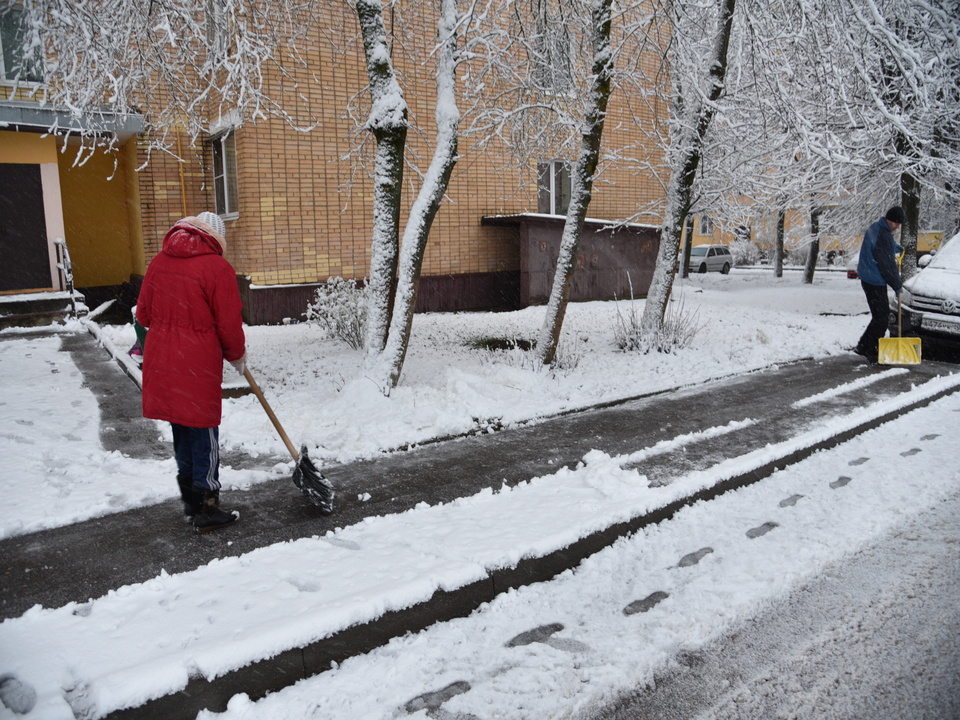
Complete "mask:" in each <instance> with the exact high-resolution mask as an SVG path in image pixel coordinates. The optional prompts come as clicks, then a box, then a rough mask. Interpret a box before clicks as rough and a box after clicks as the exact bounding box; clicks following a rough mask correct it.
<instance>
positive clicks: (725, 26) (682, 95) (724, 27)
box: [640, 0, 736, 351]
mask: <svg viewBox="0 0 960 720" xmlns="http://www.w3.org/2000/svg"><path fill="white" fill-rule="evenodd" d="M716 1H717V3H718V11H719V22H718V24H717V28H718V29H717V36H716V38H715V42H714V45H713V53H712V57H710V58H709V59H708V63H707V66H708V67H709V75H708V78H709V80H708V82H709V87H708V88H707V93H705V94H706V98H703V99H701V100H700V101H699V103H697V98H698V93H697V91H696V90H690V91H689V97H688V96H687V94H688V93H687V91H686V89H683V88H681V89H680V90H678V92H677V96H676V97H675V98H674V104H673V113H674V114H675V116H678V117H681V119H686V118H682V115H684V112H683V109H682V108H683V107H684V106H685V105H686V104H695V106H696V107H697V109H696V112H695V114H694V115H693V116H692V120H693V122H692V125H691V130H690V131H689V132H688V131H685V130H681V131H680V137H679V138H677V139H676V140H673V141H672V142H675V143H680V147H679V148H678V150H677V152H676V161H675V162H674V163H672V168H673V169H672V171H671V177H670V184H669V187H668V190H667V212H666V217H665V218H664V223H663V227H662V228H661V231H660V249H659V251H658V252H657V265H656V267H655V268H654V271H653V280H652V282H651V283H650V290H649V292H648V294H647V302H646V303H645V304H644V306H643V316H642V317H641V319H640V335H641V341H642V342H643V344H644V349H645V350H647V351H649V350H650V349H652V348H653V343H654V342H655V339H656V337H657V335H658V333H659V331H660V329H661V327H662V326H663V319H664V316H665V314H666V311H667V299H668V298H669V296H670V287H671V286H672V285H673V275H674V268H675V267H676V264H677V253H678V251H679V249H680V237H681V232H682V229H683V222H684V220H686V218H687V215H689V214H690V207H691V205H692V198H693V188H694V183H695V181H696V176H697V168H698V167H699V165H700V157H701V153H702V150H703V140H704V138H705V137H706V134H707V129H708V128H709V127H710V123H711V122H712V121H713V116H714V113H715V112H716V102H717V100H718V99H719V98H720V93H721V92H723V85H724V79H725V77H726V73H727V51H728V50H729V47H730V34H731V31H732V27H733V12H734V9H735V7H736V0H716Z"/></svg>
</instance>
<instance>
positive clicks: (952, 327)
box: [920, 315, 960, 335]
mask: <svg viewBox="0 0 960 720" xmlns="http://www.w3.org/2000/svg"><path fill="white" fill-rule="evenodd" d="M920 327H922V328H923V329H924V330H933V331H934V332H942V333H949V334H950V335H960V323H956V322H950V321H948V320H940V319H938V318H932V317H930V316H929V315H924V316H923V319H922V320H921V321H920Z"/></svg>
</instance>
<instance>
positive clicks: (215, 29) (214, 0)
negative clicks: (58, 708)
mask: <svg viewBox="0 0 960 720" xmlns="http://www.w3.org/2000/svg"><path fill="white" fill-rule="evenodd" d="M207 44H208V47H209V49H210V53H211V54H212V55H213V57H214V58H215V59H217V60H223V59H224V58H225V57H226V56H227V51H228V50H229V49H230V22H229V18H228V17H227V9H226V7H225V6H224V3H223V0H207Z"/></svg>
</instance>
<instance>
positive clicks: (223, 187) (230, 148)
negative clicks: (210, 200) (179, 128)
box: [210, 128, 240, 217]
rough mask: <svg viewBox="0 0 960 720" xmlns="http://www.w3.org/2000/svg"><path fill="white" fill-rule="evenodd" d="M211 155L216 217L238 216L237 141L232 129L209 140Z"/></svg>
mask: <svg viewBox="0 0 960 720" xmlns="http://www.w3.org/2000/svg"><path fill="white" fill-rule="evenodd" d="M210 148H211V151H212V154H213V190H214V196H215V199H216V209H217V215H221V216H225V217H227V216H233V217H236V216H237V215H238V214H239V210H240V209H239V206H238V204H237V200H238V195H237V140H236V132H235V130H234V129H233V128H231V129H230V130H227V131H226V132H223V133H221V134H219V135H215V136H214V137H213V138H211V139H210Z"/></svg>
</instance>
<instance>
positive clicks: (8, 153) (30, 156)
mask: <svg viewBox="0 0 960 720" xmlns="http://www.w3.org/2000/svg"><path fill="white" fill-rule="evenodd" d="M55 162H57V141H56V139H55V138H54V137H53V136H52V135H47V136H46V137H43V136H41V135H39V134H36V135H35V134H33V133H21V132H4V131H2V130H0V163H10V164H13V165H43V164H44V163H55Z"/></svg>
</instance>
